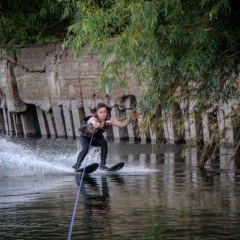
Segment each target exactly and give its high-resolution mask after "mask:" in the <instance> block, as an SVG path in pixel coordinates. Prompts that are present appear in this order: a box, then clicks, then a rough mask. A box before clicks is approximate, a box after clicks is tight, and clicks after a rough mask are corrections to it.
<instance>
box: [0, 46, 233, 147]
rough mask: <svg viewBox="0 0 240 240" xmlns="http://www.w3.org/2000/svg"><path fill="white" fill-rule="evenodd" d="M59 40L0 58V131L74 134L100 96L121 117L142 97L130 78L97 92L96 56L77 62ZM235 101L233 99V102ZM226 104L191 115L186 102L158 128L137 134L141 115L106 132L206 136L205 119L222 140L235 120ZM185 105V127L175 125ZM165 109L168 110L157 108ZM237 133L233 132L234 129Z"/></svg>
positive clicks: (149, 137)
mask: <svg viewBox="0 0 240 240" xmlns="http://www.w3.org/2000/svg"><path fill="white" fill-rule="evenodd" d="M61 51H62V49H61V44H49V45H45V46H31V47H28V48H23V49H22V51H21V54H17V55H16V56H9V57H7V58H5V59H3V60H2V61H1V62H0V133H1V134H7V135H10V136H24V137H28V136H34V135H41V136H42V137H51V138H59V137H64V138H77V137H78V135H79V134H78V131H77V130H78V128H79V126H80V125H81V124H82V121H83V118H84V117H85V116H87V115H89V114H90V113H91V112H94V110H95V107H96V105H97V104H98V103H99V102H105V103H106V104H107V105H108V106H109V107H111V108H112V110H111V114H112V116H113V117H115V118H120V117H121V116H122V114H124V113H127V114H129V112H130V111H131V105H132V104H133V103H134V102H135V101H138V100H139V98H140V97H141V93H142V90H143V89H141V87H139V86H138V85H137V84H136V83H134V80H132V82H131V83H130V85H131V87H130V88H129V89H128V90H127V91H126V90H123V89H118V90H115V91H114V92H113V93H112V94H111V95H105V94H102V93H100V92H99V91H98V90H99V81H98V78H99V74H100V71H101V69H100V68H99V65H98V64H97V61H96V60H97V56H96V55H89V56H84V58H83V61H82V62H81V64H80V65H78V63H77V61H76V59H74V57H73V56H72V55H71V54H70V52H69V51H64V52H63V53H61ZM232 105H234V103H233V104H232ZM232 105H231V106H220V107H219V108H218V111H216V110H211V109H210V110H209V112H206V114H204V115H202V116H196V115H195V113H194V112H193V111H192V109H191V106H185V105H184V104H179V105H178V106H176V109H175V111H174V113H172V114H170V116H171V117H170V118H168V119H167V120H166V121H165V122H164V123H163V124H162V126H163V127H162V130H161V131H160V132H159V133H152V131H151V130H150V131H149V133H148V134H146V135H142V134H140V132H139V131H138V130H139V125H140V123H141V118H140V119H139V120H138V121H136V122H135V123H133V124H129V125H128V126H127V127H125V128H124V129H118V128H116V127H112V128H110V129H109V131H108V132H107V133H106V135H107V136H108V137H109V138H113V139H114V140H115V141H117V140H119V139H128V140H129V141H135V140H138V141H139V140H140V141H142V142H146V141H152V142H155V141H156V139H157V138H162V139H163V140H165V141H167V142H169V143H176V142H182V141H187V142H192V143H193V144H196V143H198V142H207V141H208V140H209V139H210V138H211V135H212V134H213V132H212V130H211V129H210V128H209V122H210V121H213V120H214V121H216V123H217V124H218V128H219V129H220V130H221V131H223V132H224V131H225V132H224V134H225V137H224V143H227V144H232V143H233V141H234V126H233V124H232V121H231V119H229V118H228V117H227V115H228V113H229V109H231V107H232ZM185 111H188V113H189V115H188V116H189V117H188V118H187V119H185V123H184V129H179V128H178V121H179V118H180V117H181V115H182V114H183V113H185ZM162 114H163V115H164V114H165V115H167V113H162ZM235 135H236V134H235Z"/></svg>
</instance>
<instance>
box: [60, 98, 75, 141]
mask: <svg viewBox="0 0 240 240" xmlns="http://www.w3.org/2000/svg"><path fill="white" fill-rule="evenodd" d="M62 110H63V118H64V119H63V120H64V122H65V129H66V134H67V137H70V138H75V131H74V126H73V119H72V118H73V117H72V108H71V105H70V100H62Z"/></svg>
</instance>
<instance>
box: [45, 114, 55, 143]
mask: <svg viewBox="0 0 240 240" xmlns="http://www.w3.org/2000/svg"><path fill="white" fill-rule="evenodd" d="M46 120H47V124H48V127H49V131H50V135H51V137H52V138H57V137H58V136H57V132H56V125H55V122H54V116H53V114H52V113H51V112H50V113H48V112H47V113H46Z"/></svg>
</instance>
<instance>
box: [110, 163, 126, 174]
mask: <svg viewBox="0 0 240 240" xmlns="http://www.w3.org/2000/svg"><path fill="white" fill-rule="evenodd" d="M123 166H124V162H120V163H117V164H115V165H114V166H112V167H110V168H109V169H108V170H107V172H116V171H119V170H120V169H122V168H123Z"/></svg>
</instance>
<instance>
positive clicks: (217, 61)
mask: <svg viewBox="0 0 240 240" xmlns="http://www.w3.org/2000/svg"><path fill="white" fill-rule="evenodd" d="M0 12H1V15H0V48H3V49H4V50H9V49H12V47H13V46H22V45H28V44H35V43H43V44H44V43H49V42H53V41H64V39H65V37H67V42H66V45H68V46H71V47H72V49H73V52H74V53H75V54H76V55H77V56H79V57H81V55H82V54H83V53H84V52H88V53H93V52H97V53H98V54H99V62H100V63H101V64H102V76H101V83H102V90H104V91H105V92H106V93H110V92H111V91H112V90H113V89H114V88H119V87H121V88H122V87H126V88H127V87H128V83H129V81H130V80H131V79H132V78H134V79H136V81H137V83H138V84H140V85H143V86H145V91H144V93H143V96H142V99H141V101H140V102H139V103H138V106H137V107H138V108H140V110H141V112H142V117H143V125H142V129H143V130H144V129H145V130H146V129H148V128H149V127H150V128H152V130H153V131H155V132H156V133H157V132H158V131H159V129H160V128H161V123H162V122H163V121H165V119H164V117H166V118H167V117H168V116H169V115H168V114H177V115H178V112H179V108H178V107H177V106H178V105H179V104H182V105H186V106H187V107H188V105H189V103H191V104H192V106H191V108H192V112H193V113H194V115H195V117H196V118H200V117H201V115H202V113H204V112H205V111H206V110H207V109H211V108H212V109H217V108H218V106H219V104H228V103H230V102H231V101H232V100H238V98H239V86H238V76H239V57H240V2H239V1H238V0H199V1H193V0H149V1H146V0H42V1H40V0H21V1H17V0H16V1H14V0H8V1H2V2H1V3H0ZM67 31H68V32H67ZM237 102H238V101H237ZM186 109H187V108H186ZM163 113H164V114H163ZM188 115H189V111H185V115H183V116H182V119H181V120H180V121H179V126H178V128H179V130H180V131H181V129H182V128H183V122H184V119H185V118H186V117H188ZM213 115H214V114H213ZM230 117H231V118H232V119H233V122H234V123H235V125H236V128H238V122H239V109H238V105H235V111H232V113H231V116H230ZM213 119H214V117H213ZM211 129H212V130H213V134H212V138H211V142H210V144H209V145H207V146H205V149H204V150H208V149H211V150H213V151H214V149H216V147H217V146H219V143H220V140H221V138H222V137H223V136H224V132H221V131H219V129H218V128H217V127H216V122H215V121H213V122H212V124H211ZM225 130H226V129H225ZM235 141H236V142H235V150H236V151H235V153H238V149H239V147H238V146H240V138H239V137H238V136H237V135H236V137H235ZM205 152H207V151H203V153H205ZM202 159H203V160H202V163H203V164H204V162H205V159H206V154H203V158H202Z"/></svg>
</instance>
